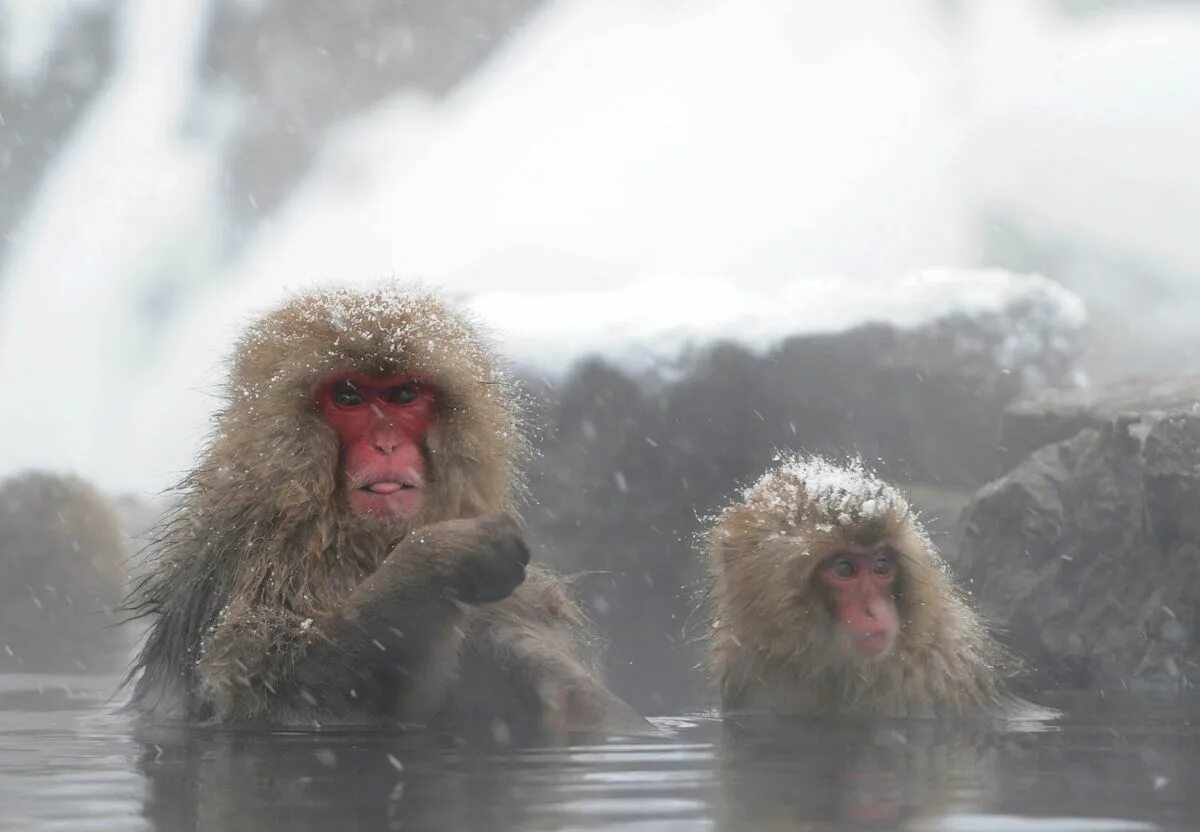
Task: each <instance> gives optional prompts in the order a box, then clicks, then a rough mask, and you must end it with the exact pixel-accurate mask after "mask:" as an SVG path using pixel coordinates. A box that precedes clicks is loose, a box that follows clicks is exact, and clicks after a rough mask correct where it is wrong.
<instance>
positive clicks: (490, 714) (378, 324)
mask: <svg viewBox="0 0 1200 832" xmlns="http://www.w3.org/2000/svg"><path fill="white" fill-rule="evenodd" d="M517 397H518V394H517V392H516V391H515V390H514V388H513V386H512V384H511V383H510V381H509V379H508V378H507V377H506V375H505V374H503V373H502V372H501V371H500V370H499V369H498V368H497V367H496V364H495V360H494V358H493V356H492V354H491V353H490V351H489V350H488V349H487V347H486V346H485V344H484V343H483V342H482V341H481V339H480V338H479V337H478V335H477V334H476V333H475V332H474V331H473V330H472V328H471V327H470V326H469V325H468V323H467V322H466V321H465V320H463V319H462V318H460V317H459V316H457V315H455V314H453V313H451V312H450V311H449V310H448V309H447V308H446V307H445V306H443V304H442V303H441V302H440V301H438V300H437V299H436V298H434V297H433V296H431V295H427V294H422V293H410V292H405V291H402V290H400V289H398V288H392V287H389V288H384V289H381V290H378V291H371V292H365V293H360V292H353V291H348V290H336V291H329V292H323V293H322V292H317V293H313V294H308V295H305V296H301V297H299V298H297V299H295V300H293V301H292V302H291V303H288V304H286V305H285V306H283V307H282V308H280V309H278V310H276V311H274V312H272V313H270V314H268V315H267V316H266V317H264V318H263V319H262V320H261V321H259V322H258V323H256V324H254V325H253V326H251V327H250V329H249V330H248V332H247V333H246V334H245V336H244V337H243V338H242V339H241V342H240V343H239V344H238V347H237V350H236V353H235V356H234V359H233V365H232V373H231V379H230V382H229V386H228V389H227V390H226V392H225V399H226V401H225V407H224V409H223V411H222V412H221V413H220V414H219V416H218V422H217V428H216V432H215V435H214V436H213V438H212V440H211V442H210V443H209V445H208V446H207V448H206V450H205V452H204V456H203V458H202V459H201V461H200V463H199V465H198V466H197V468H196V469H195V470H194V471H193V472H192V473H191V474H190V475H188V477H187V478H186V479H185V480H184V482H183V484H182V486H181V494H180V508H179V510H178V511H177V512H176V513H175V515H174V516H173V517H171V518H169V519H168V520H167V521H166V522H165V524H164V525H163V527H162V529H161V530H160V534H159V541H158V543H157V545H156V547H155V551H154V558H153V560H152V564H151V567H150V570H149V573H148V575H147V576H146V578H145V579H144V581H143V583H142V585H141V586H140V587H139V588H138V590H137V591H136V592H135V594H134V596H133V598H132V607H133V608H134V609H135V610H136V611H137V612H138V613H141V614H144V615H149V616H152V617H153V619H154V623H153V626H152V628H151V629H150V632H149V635H148V637H147V639H146V642H145V646H144V648H143V650H142V652H141V655H140V657H139V659H138V661H137V664H136V667H135V668H134V671H133V673H132V674H131V676H132V675H135V674H137V673H138V672H140V678H138V680H137V685H136V687H135V689H134V693H133V699H132V704H133V706H134V707H135V708H136V709H137V710H139V711H140V712H142V713H143V714H144V715H146V716H147V717H150V718H153V719H169V720H183V721H188V722H222V723H231V722H252V723H267V724H301V725H310V724H313V723H319V724H328V723H346V722H363V721H377V720H390V721H405V722H415V723H424V724H428V725H433V726H436V727H439V728H445V729H447V730H449V731H451V732H454V733H458V734H472V735H476V734H482V735H484V736H485V737H487V736H491V737H496V738H500V739H505V740H507V739H522V738H531V739H532V738H536V737H540V736H546V735H555V736H558V735H560V734H561V733H562V732H564V731H570V730H575V729H583V730H587V729H606V728H629V727H631V726H635V727H640V726H641V724H642V723H641V721H640V718H638V717H637V716H636V715H634V714H633V712H632V711H631V710H630V708H629V707H628V706H627V705H626V704H625V703H624V702H622V701H621V700H619V699H618V698H617V697H615V696H614V695H613V694H612V693H610V692H609V691H608V689H607V688H606V687H605V686H604V684H603V683H602V681H601V679H600V676H599V674H598V671H597V669H596V667H595V666H594V664H593V663H592V662H591V661H590V660H587V659H585V658H584V655H585V653H587V652H588V649H589V647H590V646H591V644H592V642H593V641H594V638H593V635H592V633H591V630H590V628H589V626H588V623H587V622H586V620H585V619H584V616H583V615H582V613H581V612H580V610H579V608H578V607H577V606H576V605H575V603H574V602H573V601H572V600H571V598H570V597H569V595H568V593H567V591H566V589H565V587H564V584H563V581H562V580H561V579H560V578H558V577H556V576H555V575H553V574H551V573H550V572H548V571H546V570H543V569H539V568H537V567H532V566H528V565H527V564H528V561H529V550H528V548H527V547H526V544H525V541H524V539H523V537H522V534H521V529H520V526H519V524H518V522H517V520H516V519H515V515H514V509H513V501H514V495H515V494H516V493H518V492H519V490H520V483H519V478H518V474H517V471H516V467H515V463H516V460H517V459H518V458H519V457H520V455H521V454H522V453H523V452H524V440H523V437H522V433H521V426H520V424H519V420H518V417H517V406H516V405H517Z"/></svg>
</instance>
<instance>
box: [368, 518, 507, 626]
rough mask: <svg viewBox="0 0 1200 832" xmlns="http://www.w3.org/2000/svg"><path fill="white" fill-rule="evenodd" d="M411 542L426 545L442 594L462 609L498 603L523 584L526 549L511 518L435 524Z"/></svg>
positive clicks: (421, 531)
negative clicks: (472, 605) (441, 587)
mask: <svg viewBox="0 0 1200 832" xmlns="http://www.w3.org/2000/svg"><path fill="white" fill-rule="evenodd" d="M412 537H413V538H415V540H413V541H412V542H415V543H424V544H426V545H427V546H428V549H427V553H426V554H427V557H429V558H430V560H431V561H432V563H431V565H432V566H433V567H434V569H435V571H436V573H437V575H438V576H439V578H440V579H441V580H442V581H444V582H445V586H446V590H447V591H448V593H449V594H450V595H451V596H452V597H453V598H454V599H455V600H457V601H461V602H462V603H464V604H487V603H491V602H493V601H501V600H503V599H505V598H507V597H508V596H509V595H511V594H512V592H513V590H514V589H516V588H517V587H518V586H520V585H521V583H522V582H523V581H524V580H525V566H526V565H527V564H528V563H529V547H528V546H527V545H526V544H525V539H524V537H523V536H522V534H521V529H520V527H519V526H518V525H517V521H516V520H515V519H514V518H513V517H512V515H510V514H507V513H504V512H494V513H492V514H485V515H483V516H482V517H474V518H470V519H462V520H447V521H444V522H441V523H434V524H432V525H430V526H426V527H424V528H421V529H417V530H415V531H414V532H413V533H412ZM401 546H402V547H403V546H405V544H401ZM391 559H392V558H390V557H389V560H391Z"/></svg>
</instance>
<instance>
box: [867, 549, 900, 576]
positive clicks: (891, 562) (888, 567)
mask: <svg viewBox="0 0 1200 832" xmlns="http://www.w3.org/2000/svg"><path fill="white" fill-rule="evenodd" d="M895 568H896V556H895V555H894V554H892V552H891V550H890V549H889V550H886V551H883V552H880V553H879V554H877V555H876V556H875V562H874V563H872V564H871V571H872V572H874V573H875V574H876V575H890V574H892V570H893V569H895Z"/></svg>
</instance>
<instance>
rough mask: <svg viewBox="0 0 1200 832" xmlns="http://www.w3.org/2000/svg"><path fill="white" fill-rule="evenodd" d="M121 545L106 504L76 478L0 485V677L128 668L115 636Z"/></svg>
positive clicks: (28, 477) (43, 477) (36, 477)
mask: <svg viewBox="0 0 1200 832" xmlns="http://www.w3.org/2000/svg"><path fill="white" fill-rule="evenodd" d="M122 541H123V535H122V534H121V533H120V531H119V529H118V524H117V518H116V515H115V514H114V512H113V509H112V507H111V506H110V505H109V503H108V501H107V500H106V499H105V498H104V497H103V496H102V495H101V494H100V493H99V492H98V491H97V490H96V489H95V488H93V487H92V486H91V485H89V484H88V483H86V482H84V481H83V480H81V479H79V478H77V477H65V476H59V475H57V474H50V473H44V472H29V473H25V474H22V475H19V476H16V477H12V478H11V479H7V480H5V481H4V482H3V483H0V670H23V671H81V670H105V669H107V670H112V669H115V668H117V667H119V666H120V665H121V664H122V663H123V662H124V661H125V660H126V657H125V656H124V651H125V650H126V649H127V648H128V645H127V644H125V638H124V633H122V632H121V631H120V630H119V629H117V628H116V624H117V623H118V621H119V617H118V615H117V612H116V609H117V607H118V606H119V605H120V602H121V596H122V594H123V593H124V580H125V568H124V567H125V558H126V552H125V548H124V545H123V542H122Z"/></svg>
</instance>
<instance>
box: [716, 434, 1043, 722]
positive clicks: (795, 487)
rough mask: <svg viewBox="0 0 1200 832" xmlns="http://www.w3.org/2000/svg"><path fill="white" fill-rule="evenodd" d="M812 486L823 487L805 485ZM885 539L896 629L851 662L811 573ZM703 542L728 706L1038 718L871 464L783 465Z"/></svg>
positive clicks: (798, 461)
mask: <svg viewBox="0 0 1200 832" xmlns="http://www.w3.org/2000/svg"><path fill="white" fill-rule="evenodd" d="M814 471H815V472H817V473H816V474H814V473H813V472H814ZM814 481H816V482H817V483H818V485H817V486H816V487H819V488H821V489H822V493H821V494H820V495H813V494H810V493H809V491H810V490H811V489H813V488H814V486H813V482H814ZM844 486H845V487H844ZM818 496H819V499H818V498H817V497H818ZM885 540H886V541H890V542H891V544H892V545H893V546H894V547H895V548H896V550H897V551H898V552H899V553H900V559H899V563H898V579H897V593H898V596H897V599H896V601H897V607H898V611H899V613H900V622H901V624H900V632H899V634H898V636H897V640H896V643H895V645H894V647H893V649H892V650H891V652H889V653H888V654H887V655H885V656H883V657H881V658H878V659H874V660H871V661H865V662H864V661H853V660H850V659H847V658H845V657H844V656H842V655H841V651H840V650H839V649H837V647H836V644H837V642H836V639H835V638H834V637H833V636H834V627H835V622H834V620H833V617H832V615H831V614H830V613H829V611H828V610H827V608H826V606H825V605H824V603H823V602H822V599H821V598H820V596H819V595H818V592H817V586H816V583H815V574H814V573H815V570H816V569H817V567H818V566H819V565H820V563H821V562H822V560H823V559H824V558H825V557H827V556H828V555H829V554H832V553H833V552H835V551H837V550H838V549H839V548H841V547H842V546H844V545H846V544H851V543H855V544H860V545H874V544H876V543H879V542H882V541H885ZM704 542H705V547H706V549H707V553H708V559H709V568H710V570H711V575H712V578H713V589H712V600H713V622H712V631H711V636H710V639H711V640H710V651H709V659H708V665H709V671H710V674H711V676H712V678H713V679H714V681H715V682H716V683H717V684H718V686H719V688H720V693H721V700H722V704H723V707H724V708H725V709H726V710H729V711H735V710H744V711H752V710H765V711H773V712H780V713H795V714H861V715H881V716H962V715H968V714H979V713H992V714H1013V715H1015V714H1018V713H1021V712H1025V713H1029V714H1032V710H1030V709H1031V708H1032V706H1028V705H1027V703H1023V702H1021V701H1020V700H1018V699H1016V698H1015V697H1013V696H1011V695H1010V694H1008V693H1007V692H1006V691H1005V689H1004V687H1003V684H1002V681H1001V679H1002V676H1003V675H1004V674H1005V673H1006V669H1005V668H1006V666H1007V665H1008V664H1009V661H1008V658H1007V656H1006V655H1005V653H1004V651H1003V650H1002V649H1000V648H999V646H998V645H997V644H996V643H995V642H994V641H993V640H992V638H991V636H990V635H989V634H988V633H987V630H986V628H985V627H984V626H983V624H982V623H981V621H980V619H979V617H978V616H977V615H976V614H975V613H974V612H973V611H972V610H971V609H970V607H968V606H967V604H966V603H965V601H964V600H963V598H962V596H961V595H960V594H959V592H958V591H957V590H956V589H955V587H954V584H953V582H952V580H951V577H950V574H949V572H948V570H947V567H946V565H945V563H944V562H943V560H942V559H941V558H940V557H939V556H938V554H937V553H936V551H935V550H934V547H933V546H932V544H931V543H930V541H929V538H928V536H927V535H926V534H925V532H924V530H923V529H922V528H921V525H920V523H919V522H918V520H917V518H916V517H915V516H914V514H913V512H912V510H911V509H910V508H909V506H908V503H907V501H905V500H904V498H903V497H902V496H901V495H900V494H899V493H898V492H897V491H896V490H895V489H893V488H892V487H891V486H888V485H886V484H885V483H883V482H881V481H879V480H878V479H876V478H875V477H874V476H873V475H872V474H870V473H869V472H867V471H865V470H863V469H862V467H861V464H855V465H852V466H850V467H845V468H839V467H837V466H833V465H832V464H830V463H827V462H825V461H824V460H820V459H817V458H791V459H788V460H785V461H784V462H783V463H782V464H781V465H780V466H778V467H777V468H774V469H772V470H770V471H768V472H767V473H766V474H764V475H763V476H762V478H761V479H759V481H758V482H757V483H756V484H755V485H753V486H752V487H750V488H748V489H747V490H746V491H745V492H744V493H743V498H742V500H741V501H740V502H737V503H734V504H733V505H730V506H729V507H728V508H726V509H725V510H724V511H723V512H722V513H721V514H720V516H719V517H718V518H717V519H716V521H715V522H714V523H713V524H712V526H711V527H710V528H709V529H708V531H707V532H706V535H705V539H704Z"/></svg>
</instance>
